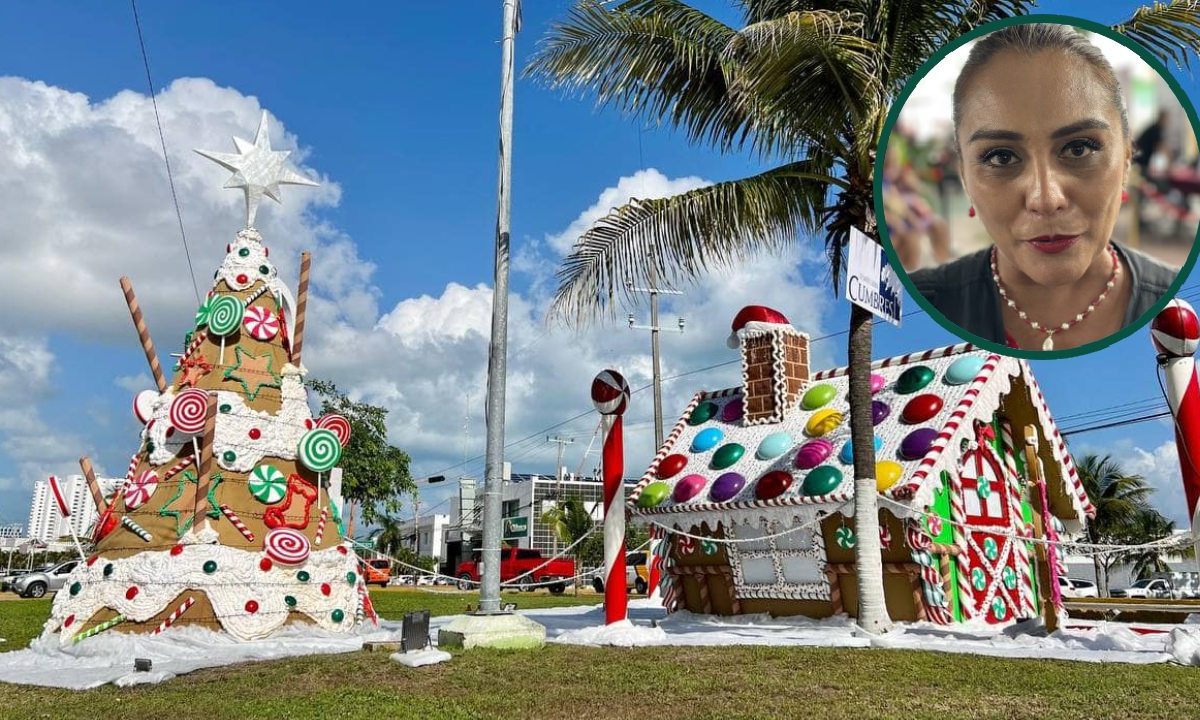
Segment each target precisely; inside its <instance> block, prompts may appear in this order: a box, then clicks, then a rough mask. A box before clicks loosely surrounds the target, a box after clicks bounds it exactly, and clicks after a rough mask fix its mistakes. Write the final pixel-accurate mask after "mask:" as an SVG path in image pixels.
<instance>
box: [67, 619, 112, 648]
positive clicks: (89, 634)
mask: <svg viewBox="0 0 1200 720" xmlns="http://www.w3.org/2000/svg"><path fill="white" fill-rule="evenodd" d="M123 622H125V616H124V615H118V616H116V617H115V618H113V619H112V620H106V621H104V622H102V623H100V624H99V625H97V626H96V627H94V628H92V629H91V630H88V631H86V632H81V633H79V634H78V635H76V636H75V637H74V638H73V639H72V640H71V642H72V643H78V642H80V641H81V640H87V639H88V638H90V637H92V636H93V635H99V634H100V633H102V632H104V631H105V630H108V629H109V628H113V627H116V626H117V625H120V624H121V623H123Z"/></svg>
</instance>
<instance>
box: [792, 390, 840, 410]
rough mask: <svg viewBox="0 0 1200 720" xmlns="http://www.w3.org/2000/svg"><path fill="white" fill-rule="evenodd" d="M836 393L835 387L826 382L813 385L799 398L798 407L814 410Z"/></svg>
mask: <svg viewBox="0 0 1200 720" xmlns="http://www.w3.org/2000/svg"><path fill="white" fill-rule="evenodd" d="M834 395H837V388H835V387H834V386H832V385H830V384H828V383H822V384H820V385H813V386H812V387H811V388H809V389H808V392H806V393H804V397H802V398H800V407H802V408H804V409H805V410H816V409H817V408H819V407H821V406H823V405H825V404H826V403H828V402H829V401H830V400H832V399H833V397H834Z"/></svg>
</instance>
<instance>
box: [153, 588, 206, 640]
mask: <svg viewBox="0 0 1200 720" xmlns="http://www.w3.org/2000/svg"><path fill="white" fill-rule="evenodd" d="M195 603H196V598H194V597H191V596H188V599H187V600H184V601H183V602H182V603H181V604H180V605H179V607H177V608H175V610H174V611H173V612H172V613H171V614H170V615H168V616H167V617H166V618H164V619H163V621H162V622H160V623H159V624H158V627H157V628H155V630H154V632H152V633H150V634H151V635H158V634H159V633H161V632H162V631H163V630H166V629H167V628H169V627H171V626H172V625H174V624H175V621H176V620H178V619H179V616H180V615H182V614H184V613H185V612H187V611H188V608H190V607H191V606H192V605H194V604H195Z"/></svg>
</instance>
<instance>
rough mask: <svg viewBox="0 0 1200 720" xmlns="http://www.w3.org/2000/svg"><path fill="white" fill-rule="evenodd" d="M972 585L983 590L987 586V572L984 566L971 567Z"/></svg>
mask: <svg viewBox="0 0 1200 720" xmlns="http://www.w3.org/2000/svg"><path fill="white" fill-rule="evenodd" d="M971 587H973V588H975V589H976V590H979V591H980V592H982V591H983V590H984V588H986V587H987V573H985V572H984V571H983V568H978V567H977V568H971Z"/></svg>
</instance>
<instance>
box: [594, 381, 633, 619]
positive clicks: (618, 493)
mask: <svg viewBox="0 0 1200 720" xmlns="http://www.w3.org/2000/svg"><path fill="white" fill-rule="evenodd" d="M592 402H593V403H595V405H596V410H597V411H598V412H599V413H600V416H601V418H600V427H601V430H602V432H603V436H604V453H603V461H602V464H601V468H602V469H603V474H604V623H605V624H606V625H611V624H612V623H615V622H620V621H622V620H624V619H626V616H627V614H628V605H629V598H628V597H627V596H626V592H625V492H624V487H623V486H624V482H623V480H622V477H621V476H622V475H623V474H624V472H625V450H624V448H623V447H622V443H621V416H622V415H624V414H625V408H627V407H628V406H629V383H627V382H625V378H624V377H622V376H621V373H619V372H617V371H616V370H604V371H603V372H601V373H600V374H599V375H597V376H596V378H595V379H594V380H592Z"/></svg>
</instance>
